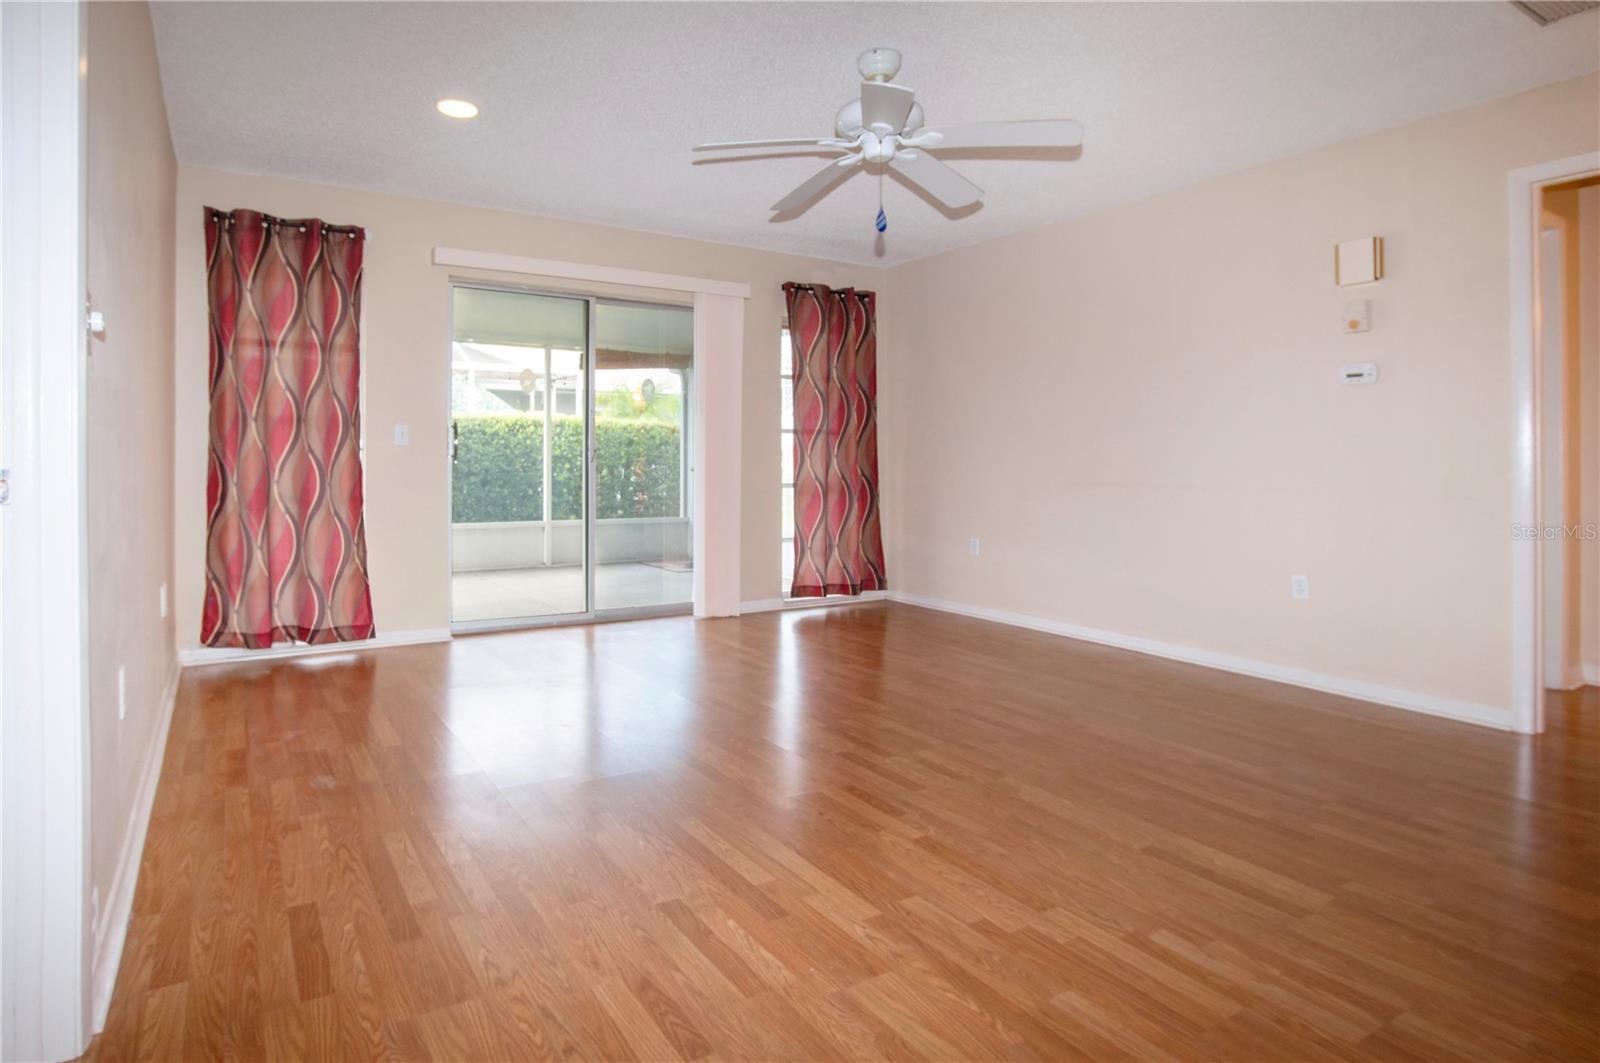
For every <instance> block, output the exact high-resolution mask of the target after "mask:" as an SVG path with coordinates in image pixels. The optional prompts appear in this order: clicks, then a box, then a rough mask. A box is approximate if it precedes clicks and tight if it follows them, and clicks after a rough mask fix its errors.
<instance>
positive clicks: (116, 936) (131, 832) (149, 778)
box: [90, 661, 182, 1033]
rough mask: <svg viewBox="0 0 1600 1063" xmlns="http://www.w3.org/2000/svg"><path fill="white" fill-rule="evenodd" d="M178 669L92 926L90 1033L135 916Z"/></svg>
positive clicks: (164, 695) (170, 676)
mask: <svg viewBox="0 0 1600 1063" xmlns="http://www.w3.org/2000/svg"><path fill="white" fill-rule="evenodd" d="M181 674H182V671H181V668H180V666H179V664H178V662H176V661H174V662H173V663H172V667H171V668H170V669H168V671H167V682H166V686H165V687H164V688H163V689H162V691H161V704H160V705H158V706H157V708H156V711H157V712H159V713H160V714H161V718H160V720H159V721H158V722H157V723H156V730H155V737H154V738H153V739H152V740H151V745H150V748H149V749H146V750H145V755H144V770H143V771H141V772H140V773H139V789H138V790H137V791H135V792H134V795H133V807H132V808H131V809H130V810H129V813H128V824H127V826H126V828H124V830H123V833H122V851H121V852H120V853H119V854H118V855H117V870H116V873H115V874H113V875H112V877H111V888H110V890H109V892H108V893H107V895H106V897H105V898H104V905H103V907H102V908H101V909H100V921H99V922H98V923H97V924H96V926H95V936H94V972H93V974H92V976H91V977H92V979H93V981H92V983H91V989H90V991H91V993H92V997H91V1005H92V1007H93V1009H94V1010H93V1019H94V1026H93V1032H94V1033H99V1032H100V1031H101V1030H103V1029H105V1026H106V1013H107V1011H109V1010H110V1008H111V992H112V990H114V989H115V988H116V986H117V970H118V968H120V967H121V966H122V946H123V944H124V943H125V942H126V941H127V939H128V920H129V918H130V917H131V916H132V915H133V894H134V890H135V888H136V887H137V886H138V884H139V864H140V862H141V861H142V860H143V859H144V839H145V834H146V832H147V831H148V830H149V829H150V812H151V809H153V808H154V807H155V802H156V786H157V785H158V784H159V783H160V782H161V763H162V761H163V760H164V759H165V758H166V755H167V732H168V731H169V730H171V728H172V708H173V705H174V704H175V703H176V702H177V700H178V678H179V676H180V675H181Z"/></svg>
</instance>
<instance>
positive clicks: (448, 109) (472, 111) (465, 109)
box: [434, 97, 478, 118]
mask: <svg viewBox="0 0 1600 1063" xmlns="http://www.w3.org/2000/svg"><path fill="white" fill-rule="evenodd" d="M434 106H435V107H437V108H439V113H440V114H442V115H448V116H449V117H451V118H476V117H478V105H477V104H475V103H468V102H467V101H466V100H453V99H450V98H449V97H445V98H444V99H442V100H440V101H439V102H438V103H436V104H434Z"/></svg>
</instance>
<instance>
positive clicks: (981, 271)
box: [883, 76, 1600, 707]
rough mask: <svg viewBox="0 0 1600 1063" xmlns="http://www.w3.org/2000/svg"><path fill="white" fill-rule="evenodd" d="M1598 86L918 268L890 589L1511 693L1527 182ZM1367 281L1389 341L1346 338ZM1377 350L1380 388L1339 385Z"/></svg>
mask: <svg viewBox="0 0 1600 1063" xmlns="http://www.w3.org/2000/svg"><path fill="white" fill-rule="evenodd" d="M1597 98H1600V80H1597V78H1595V77H1593V76H1591V77H1587V78H1583V79H1578V80H1574V81H1570V82H1566V83H1562V84H1558V85H1554V86H1549V87H1547V88H1544V89H1540V90H1538V91H1535V92H1530V93H1527V94H1525V95H1521V96H1517V97H1514V98H1512V99H1509V100H1504V101H1501V102H1498V103H1495V104H1492V105H1489V106H1485V107H1480V108H1476V109H1472V110H1468V111H1463V112H1458V113H1454V114H1447V115H1442V116H1439V117H1436V118H1432V119H1429V120H1426V121H1423V122H1419V123H1416V124H1414V125H1410V126H1406V127H1402V128H1399V129H1394V130H1390V131H1387V132H1384V133H1380V134H1377V135H1374V136H1370V137H1365V138H1362V139H1360V140H1355V141H1350V142H1347V143H1343V144H1339V145H1336V146H1333V147H1330V148H1326V149H1323V150H1319V151H1316V152H1312V153H1309V154H1306V155H1302V156H1298V157H1295V158H1292V159H1287V160H1284V161H1281V162H1278V163H1274V164H1270V165H1267V166H1262V167H1259V168H1256V169H1252V170H1248V171H1244V172H1241V173H1237V174H1232V175H1229V176H1226V177H1222V178H1219V179H1216V180H1213V181H1210V182H1207V183H1204V184H1201V185H1196V186H1192V187H1189V188H1185V189H1181V190H1179V191H1175V192H1172V193H1169V194H1165V195H1162V196H1159V197H1155V198H1152V199H1148V200H1144V201H1141V202H1138V203H1134V204H1131V205H1128V206H1125V207H1120V208H1116V209H1111V210H1106V211H1103V212H1100V213H1097V214H1093V215H1089V216H1086V217H1084V218H1081V219H1078V220H1074V221H1072V222H1068V223H1065V224H1061V225H1056V226H1052V227H1049V228H1045V229H1041V230H1035V231H1032V232H1028V233H1023V234H1020V235H1017V236H1013V237H1008V238H1005V239H1001V240H996V241H993V242H990V243H986V244H981V245H978V246H975V247H971V248H967V249H964V250H960V251H955V252H951V253H948V254H944V255H940V256H936V257H934V258H930V259H925V260H922V261H919V262H916V263H912V264H909V265H906V266H903V267H900V268H898V269H896V270H894V271H892V275H891V283H892V285H893V291H894V293H895V298H894V300H893V301H892V302H891V303H890V305H889V306H888V307H887V309H886V311H885V312H884V315H885V321H886V323H887V324H888V325H889V326H890V328H891V330H892V333H893V339H894V343H893V346H892V347H891V349H890V350H889V353H888V359H889V360H890V361H891V362H892V363H893V370H892V372H893V377H894V380H895V387H894V388H893V389H891V390H888V391H886V392H885V395H884V400H883V401H884V407H885V409H884V412H885V418H884V419H885V422H886V437H885V440H884V452H885V455H886V458H887V467H886V470H885V473H884V481H885V484H886V490H887V498H886V501H885V507H886V511H887V512H890V513H893V514H894V515H895V520H894V522H893V526H892V528H891V533H892V534H891V539H890V543H889V556H890V559H891V565H892V570H891V586H894V587H895V588H897V589H898V590H900V591H902V592H909V593H911V594H914V595H923V596H928V597H934V598H941V599H951V600H956V601H959V602H962V603H966V604H969V605H976V606H983V607H989V608H993V609H1000V610H1008V611H1013V612H1016V613H1022V614H1027V615H1030V616H1034V617H1039V618H1045V619H1049V620H1055V621H1060V622H1066V623H1074V624H1079V625H1083V626H1085V627H1090V628H1095V629H1100V630H1103V631H1109V632H1115V633H1119V634H1122V635H1130V636H1139V637H1143V638H1148V639H1154V640H1159V641H1163V642H1168V643H1174V644H1178V645H1181V646H1185V647H1191V648H1195V649H1200V650H1206V651H1211V652H1215V653H1222V654H1229V655H1235V656H1238V657H1244V658H1249V659H1253V660H1256V661H1263V662H1268V663H1272V664H1276V665H1280V666H1285V667H1292V668H1299V669H1304V670H1307V671H1312V672H1316V673H1321V674H1326V675H1333V676H1339V677H1343V678H1347V679H1353V680H1364V681H1367V682H1371V683H1377V684H1383V685H1386V686H1390V687H1394V688H1399V689H1401V690H1405V691H1410V692H1418V693H1422V694H1425V695H1431V696H1433V697H1436V698H1445V699H1452V700H1455V701H1461V702H1470V703H1474V704H1476V705H1480V706H1491V707H1505V706H1507V705H1509V704H1510V702H1511V691H1510V660H1511V645H1510V627H1511V624H1510V608H1511V606H1510V598H1511V595H1510V559H1511V551H1510V519H1511V516H1510V504H1511V370H1510V359H1509V357H1508V351H1509V338H1508V327H1509V325H1508V319H1509V312H1508V284H1509V282H1508V273H1507V271H1508V258H1507V237H1506V234H1507V216H1506V210H1507V206H1506V203H1507V199H1506V187H1507V185H1506V180H1507V172H1508V171H1509V170H1511V169H1513V168H1515V167H1519V166H1525V165H1530V164H1534V163H1539V162H1544V161H1547V160H1551V159H1556V158H1562V157H1566V156H1569V155H1573V154H1576V153H1578V152H1580V151H1587V150H1593V149H1594V148H1595V147H1596V146H1597V144H1600V109H1597ZM1370 235H1381V236H1383V237H1384V239H1385V242H1386V246H1387V252H1388V254H1387V259H1388V276H1387V278H1386V279H1385V280H1383V281H1382V282H1381V283H1378V284H1375V285H1372V286H1369V287H1365V288H1361V289H1353V290H1352V289H1345V290H1341V289H1339V288H1337V287H1335V286H1334V284H1333V280H1332V247H1333V245H1334V243H1335V242H1336V241H1340V240H1349V239H1353V238H1356V237H1360V236H1370ZM1350 298H1364V299H1370V300H1371V301H1372V315H1373V328H1372V331H1370V332H1367V333H1363V334H1356V335H1344V334H1342V333H1341V329H1340V308H1341V303H1342V302H1343V301H1344V300H1346V299H1350ZM1366 361H1374V362H1377V363H1379V365H1380V367H1381V382H1380V383H1379V384H1378V385H1376V386H1373V387H1356V386H1345V385H1341V384H1340V383H1339V382H1338V381H1337V379H1336V372H1337V370H1338V367H1339V366H1340V365H1341V364H1343V363H1349V362H1366ZM971 537H980V538H981V540H982V552H981V555H980V556H978V557H972V556H971V555H970V554H969V552H968V540H969V538H971ZM1296 573H1299V574H1305V575H1307V576H1309V578H1310V585H1311V598H1310V600H1309V601H1304V602H1299V601H1293V600H1291V598H1290V596H1289V579H1290V576H1291V574H1296Z"/></svg>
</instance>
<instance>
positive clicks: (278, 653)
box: [178, 627, 450, 668]
mask: <svg viewBox="0 0 1600 1063" xmlns="http://www.w3.org/2000/svg"><path fill="white" fill-rule="evenodd" d="M449 641H450V629H449V628H447V627H425V628H415V629H413V630H411V631H390V632H387V633H382V634H379V635H377V636H376V637H374V638H370V639H365V640H363V641H361V642H319V643H317V644H316V645H314V646H308V645H306V644H304V643H299V642H290V643H285V644H284V645H282V646H273V647H271V648H269V649H263V650H249V649H240V648H235V647H232V646H227V647H219V646H192V647H190V648H188V649H184V650H179V651H178V663H179V664H181V665H183V667H185V668H193V667H195V666H197V665H203V664H227V663H229V662H232V661H272V660H277V659H278V658H281V657H305V656H308V655H311V654H317V653H356V652H358V651H361V650H381V649H387V648H388V647H390V646H416V645H418V644H420V643H424V642H449Z"/></svg>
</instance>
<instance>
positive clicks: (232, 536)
mask: <svg viewBox="0 0 1600 1063" xmlns="http://www.w3.org/2000/svg"><path fill="white" fill-rule="evenodd" d="M365 243H366V233H365V232H364V231H362V230H361V229H358V228H352V227H348V226H334V225H324V224H323V223H322V222H321V221H319V220H316V219H305V220H301V221H289V220H285V219H282V218H273V217H270V216H268V215H265V214H260V213H257V212H256V211H252V210H236V211H234V212H232V213H231V214H226V213H223V212H222V211H218V210H213V209H211V208H210V207H207V208H206V277H207V284H208V287H209V289H210V300H211V454H210V462H209V466H208V469H207V474H206V526H207V537H206V599H205V608H204V612H203V613H202V616H201V621H200V639H201V641H202V642H203V643H204V644H205V645H207V646H247V647H251V648H259V647H263V646H271V645H272V644H273V643H274V642H282V641H289V640H298V641H301V642H343V641H349V640H354V639H367V638H371V637H372V635H373V624H372V600H371V594H370V592H369V590H368V587H367V547H366V536H365V532H364V528H363V524H362V516H361V509H362V499H361V452H360V440H361V431H360V428H361V425H360V394H361V358H360V338H359V336H358V335H357V329H358V327H359V323H360V320H361V256H362V250H363V248H364V246H365Z"/></svg>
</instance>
